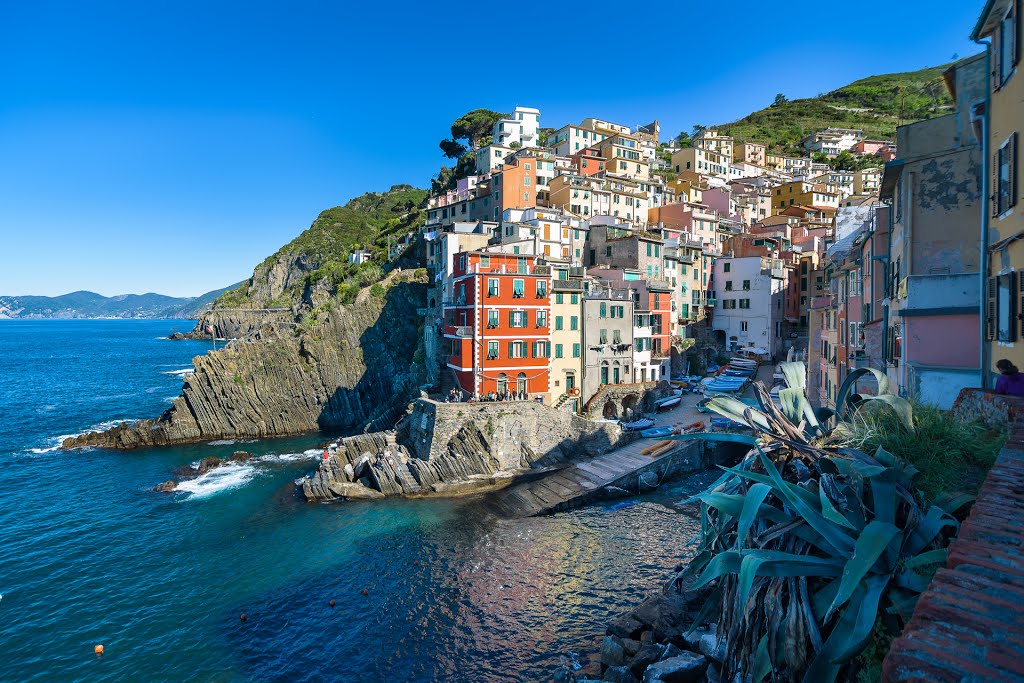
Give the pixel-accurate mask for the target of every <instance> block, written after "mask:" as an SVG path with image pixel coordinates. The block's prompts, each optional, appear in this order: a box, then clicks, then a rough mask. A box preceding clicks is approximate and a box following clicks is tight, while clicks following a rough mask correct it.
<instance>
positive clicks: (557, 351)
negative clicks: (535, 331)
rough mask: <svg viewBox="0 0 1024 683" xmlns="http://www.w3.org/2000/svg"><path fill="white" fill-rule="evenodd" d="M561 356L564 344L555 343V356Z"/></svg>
mask: <svg viewBox="0 0 1024 683" xmlns="http://www.w3.org/2000/svg"><path fill="white" fill-rule="evenodd" d="M561 357H562V345H561V344H555V358H561Z"/></svg>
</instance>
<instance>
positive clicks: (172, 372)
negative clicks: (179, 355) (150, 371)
mask: <svg viewBox="0 0 1024 683" xmlns="http://www.w3.org/2000/svg"><path fill="white" fill-rule="evenodd" d="M195 371H196V369H195V368H181V369H179V370H165V371H164V373H163V374H165V375H177V376H178V377H184V376H185V375H191V374H192V373H193V372H195Z"/></svg>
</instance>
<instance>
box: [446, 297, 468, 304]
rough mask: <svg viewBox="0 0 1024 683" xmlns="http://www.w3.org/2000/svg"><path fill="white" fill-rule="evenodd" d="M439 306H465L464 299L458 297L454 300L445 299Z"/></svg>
mask: <svg viewBox="0 0 1024 683" xmlns="http://www.w3.org/2000/svg"><path fill="white" fill-rule="evenodd" d="M441 305H442V306H465V305H466V297H464V296H459V297H455V298H454V299H445V300H444V301H442V302H441Z"/></svg>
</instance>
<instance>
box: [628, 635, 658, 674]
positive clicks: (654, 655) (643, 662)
mask: <svg viewBox="0 0 1024 683" xmlns="http://www.w3.org/2000/svg"><path fill="white" fill-rule="evenodd" d="M659 659H661V646H660V645H655V644H654V643H646V644H644V645H643V646H642V647H641V648H640V650H639V652H637V653H636V656H635V657H633V661H631V662H630V663H629V670H630V671H632V672H633V674H634V675H635V676H642V675H643V673H644V671H645V670H646V669H647V667H649V666H650V665H651V664H654V663H655V662H656V661H658V660H659Z"/></svg>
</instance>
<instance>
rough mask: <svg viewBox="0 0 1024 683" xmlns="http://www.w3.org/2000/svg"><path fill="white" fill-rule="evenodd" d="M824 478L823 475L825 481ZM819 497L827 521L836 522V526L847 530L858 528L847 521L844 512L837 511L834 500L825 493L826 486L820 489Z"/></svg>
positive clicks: (822, 512)
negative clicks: (839, 525) (838, 525)
mask: <svg viewBox="0 0 1024 683" xmlns="http://www.w3.org/2000/svg"><path fill="white" fill-rule="evenodd" d="M824 476H825V475H823V479H824ZM818 496H819V497H820V498H821V514H823V515H824V516H825V519H827V520H828V521H830V522H835V523H836V524H841V525H842V526H845V527H846V528H847V529H856V528H857V527H855V526H854V525H853V524H851V523H850V520H848V519H846V517H845V516H844V515H843V513H842V512H840V511H839V510H837V509H836V507H835V505H833V504H832V499H831V498H830V497H829V495H828V494H827V493H825V487H824V486H822V487H820V488H819V489H818Z"/></svg>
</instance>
